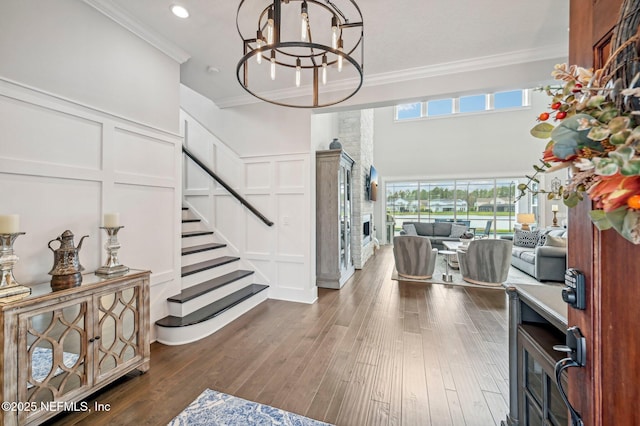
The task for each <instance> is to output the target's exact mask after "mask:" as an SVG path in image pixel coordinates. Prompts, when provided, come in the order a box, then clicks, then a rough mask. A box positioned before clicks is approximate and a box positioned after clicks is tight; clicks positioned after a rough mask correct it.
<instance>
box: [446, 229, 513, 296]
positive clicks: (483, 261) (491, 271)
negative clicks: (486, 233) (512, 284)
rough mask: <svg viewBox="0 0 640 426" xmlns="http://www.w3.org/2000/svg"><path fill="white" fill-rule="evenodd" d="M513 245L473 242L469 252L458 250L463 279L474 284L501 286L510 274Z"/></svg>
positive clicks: (503, 242) (507, 241)
mask: <svg viewBox="0 0 640 426" xmlns="http://www.w3.org/2000/svg"><path fill="white" fill-rule="evenodd" d="M512 245H513V242H512V241H509V240H494V239H482V240H474V241H471V242H470V243H469V248H468V249H467V250H464V251H463V250H458V263H459V265H460V274H462V279H463V280H465V281H467V282H470V283H473V284H481V285H490V286H499V285H501V284H502V283H503V282H505V281H506V280H507V275H508V274H509V266H510V265H511V248H512Z"/></svg>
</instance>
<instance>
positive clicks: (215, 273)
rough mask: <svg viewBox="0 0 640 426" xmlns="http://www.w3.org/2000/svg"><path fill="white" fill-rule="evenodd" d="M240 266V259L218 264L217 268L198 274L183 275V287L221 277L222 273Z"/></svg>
mask: <svg viewBox="0 0 640 426" xmlns="http://www.w3.org/2000/svg"><path fill="white" fill-rule="evenodd" d="M238 268H240V261H238V260H236V261H235V262H230V263H227V264H226V265H222V266H218V267H216V268H211V269H207V270H205V271H202V272H198V273H196V274H191V275H187V276H186V277H182V288H183V289H185V288H189V287H191V286H193V285H196V284H200V283H202V282H205V281H207V280H210V279H211V278H216V277H219V276H220V275H224V274H228V273H229V272H233V271H235V270H236V269H238Z"/></svg>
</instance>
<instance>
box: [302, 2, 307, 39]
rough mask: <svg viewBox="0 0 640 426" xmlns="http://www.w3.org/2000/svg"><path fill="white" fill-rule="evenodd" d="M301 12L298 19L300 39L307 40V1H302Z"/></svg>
mask: <svg viewBox="0 0 640 426" xmlns="http://www.w3.org/2000/svg"><path fill="white" fill-rule="evenodd" d="M301 9H302V10H301V12H300V19H301V21H302V22H301V27H300V39H301V40H302V41H307V25H308V24H307V22H308V21H307V20H308V19H309V15H308V13H307V11H308V7H307V2H306V1H303V2H302V7H301Z"/></svg>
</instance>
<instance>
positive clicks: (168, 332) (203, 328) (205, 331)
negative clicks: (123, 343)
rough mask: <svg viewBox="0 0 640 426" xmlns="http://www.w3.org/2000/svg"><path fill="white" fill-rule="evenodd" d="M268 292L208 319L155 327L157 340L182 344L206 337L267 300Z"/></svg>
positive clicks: (264, 291) (170, 343)
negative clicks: (188, 324)
mask: <svg viewBox="0 0 640 426" xmlns="http://www.w3.org/2000/svg"><path fill="white" fill-rule="evenodd" d="M268 293H269V292H268V289H265V290H263V291H261V292H260V293H258V294H256V295H255V296H253V297H251V298H249V299H247V300H245V301H244V302H242V303H240V304H239V305H236V306H234V307H233V308H231V309H229V310H228V311H226V312H224V313H222V314H220V315H218V316H217V317H215V318H212V319H210V320H209V321H205V322H201V323H199V324H194V325H191V326H188V327H157V328H156V329H157V332H158V335H157V341H158V342H159V343H162V344H164V345H184V344H186V343H191V342H195V341H197V340H200V339H202V338H204V337H207V336H209V335H211V334H213V333H215V332H216V331H218V330H220V329H221V328H222V327H224V326H225V325H227V324H229V323H230V322H231V321H233V320H235V319H236V318H238V317H239V316H240V315H242V314H244V313H246V312H249V311H250V310H251V309H253V308H255V307H256V306H258V305H259V304H260V303H262V302H264V301H265V300H267V296H268Z"/></svg>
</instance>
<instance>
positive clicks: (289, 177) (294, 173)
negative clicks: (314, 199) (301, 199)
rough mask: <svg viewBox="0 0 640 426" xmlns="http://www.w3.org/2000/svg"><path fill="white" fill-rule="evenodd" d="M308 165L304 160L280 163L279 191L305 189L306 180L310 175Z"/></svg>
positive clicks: (277, 164)
mask: <svg viewBox="0 0 640 426" xmlns="http://www.w3.org/2000/svg"><path fill="white" fill-rule="evenodd" d="M307 169H308V167H307V163H306V162H305V161H304V160H302V159H299V160H290V161H278V162H277V163H276V170H277V187H278V189H281V190H283V189H305V186H306V185H305V179H306V178H307V176H308V175H309V173H308V172H307Z"/></svg>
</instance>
